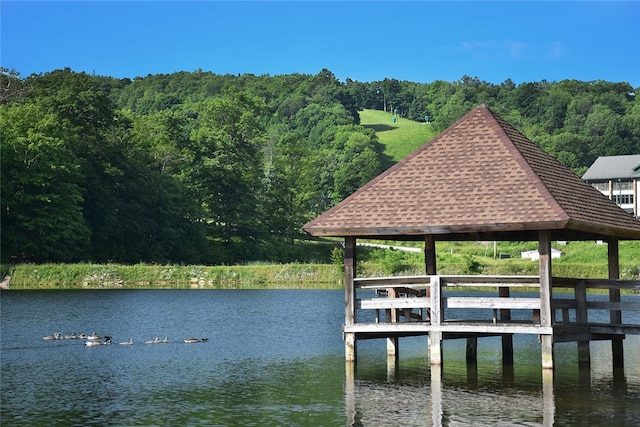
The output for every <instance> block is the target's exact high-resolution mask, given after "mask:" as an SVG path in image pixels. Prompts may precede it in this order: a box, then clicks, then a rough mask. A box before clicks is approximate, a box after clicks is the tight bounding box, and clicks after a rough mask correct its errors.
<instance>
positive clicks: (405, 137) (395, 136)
mask: <svg viewBox="0 0 640 427" xmlns="http://www.w3.org/2000/svg"><path fill="white" fill-rule="evenodd" d="M360 124H362V125H363V126H365V127H368V128H371V129H373V130H375V131H376V134H377V135H378V139H379V140H380V143H381V144H382V145H383V146H384V154H385V157H387V161H388V164H385V165H384V166H385V168H387V167H389V166H391V165H392V164H394V163H397V162H399V161H400V160H402V159H404V158H405V157H407V156H408V155H409V154H411V153H412V152H414V151H415V150H416V149H417V148H418V147H420V146H422V145H423V144H424V143H426V142H427V141H429V140H430V139H431V138H433V137H434V136H436V132H435V131H433V130H432V129H431V125H430V124H428V123H419V122H414V121H412V120H407V119H403V118H402V117H399V118H398V120H397V121H396V122H395V123H393V115H392V114H391V113H385V112H384V111H378V110H363V111H361V112H360Z"/></svg>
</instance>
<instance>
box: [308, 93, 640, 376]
mask: <svg viewBox="0 0 640 427" xmlns="http://www.w3.org/2000/svg"><path fill="white" fill-rule="evenodd" d="M304 230H305V231H306V232H307V233H309V234H311V235H312V236H318V237H342V238H344V246H345V259H344V265H345V278H344V287H345V323H344V327H343V334H344V339H345V356H346V360H347V361H355V360H356V343H357V341H358V340H359V339H367V338H386V339H387V340H388V346H387V349H388V353H389V355H390V356H391V355H397V352H396V346H397V340H398V338H399V337H402V336H411V335H428V336H429V355H430V362H431V364H436V365H439V364H441V363H442V345H441V343H442V340H443V339H449V338H466V339H467V340H468V341H467V343H468V347H467V348H468V354H467V356H468V358H469V357H471V358H472V357H474V355H473V348H474V340H476V339H477V338H478V337H483V336H502V337H503V360H505V361H507V362H508V361H510V360H511V361H512V357H513V354H512V347H511V346H512V341H511V340H512V337H513V334H518V333H529V334H537V335H539V336H540V342H541V352H542V366H543V368H552V367H553V344H554V343H555V342H562V341H576V342H578V350H579V355H580V360H581V362H588V360H589V341H591V340H594V339H610V340H611V341H612V351H613V355H614V366H615V365H616V364H621V363H622V340H623V338H624V336H625V334H628V333H640V325H626V324H624V323H623V322H622V313H623V311H625V310H640V307H636V306H633V305H630V304H627V303H624V302H622V301H621V292H620V291H621V290H622V289H640V281H621V280H618V279H619V262H618V242H619V241H620V240H640V221H639V220H638V219H636V218H634V217H633V216H632V215H630V214H628V213H626V212H625V211H624V210H622V209H621V208H619V207H618V206H617V205H616V204H615V203H614V202H612V201H611V200H609V199H608V198H607V197H605V196H603V195H602V194H601V193H600V192H599V191H598V190H596V189H595V188H593V187H592V186H591V185H589V184H588V183H586V182H585V181H583V180H582V179H581V178H580V177H578V176H577V175H575V174H574V173H573V172H572V171H571V170H569V169H567V168H566V167H565V166H563V165H562V164H560V163H559V162H558V161H557V160H555V159H554V158H553V157H551V156H550V155H548V154H547V153H546V152H544V151H543V150H542V149H541V148H540V147H538V146H537V145H536V144H534V143H533V142H531V141H530V140H529V139H527V138H526V137H525V136H524V135H523V134H522V133H520V132H519V131H518V130H516V129H515V128H514V127H513V126H512V125H510V124H509V123H507V122H506V121H505V120H503V119H502V118H500V117H499V116H498V115H496V114H495V113H494V112H493V111H491V110H490V109H489V108H488V107H487V106H485V105H480V106H478V107H476V108H474V109H473V110H472V111H470V112H469V113H468V114H466V115H465V116H464V117H462V118H461V119H460V120H458V121H457V122H456V123H454V124H453V125H452V126H450V127H449V128H447V129H446V130H445V131H443V132H442V133H441V134H439V135H438V136H436V137H435V138H433V139H432V140H431V141H430V142H428V143H426V144H425V145H423V146H422V147H420V148H419V149H418V150H416V151H415V152H414V153H412V154H411V155H409V156H408V157H407V158H405V159H404V160H402V161H401V162H399V163H397V164H396V165H394V166H393V167H391V168H389V169H388V170H387V171H385V172H384V173H382V174H381V175H379V176H378V177H376V178H374V179H373V180H372V181H370V182H369V183H368V184H366V185H365V186H364V187H362V188H361V189H359V190H358V191H356V192H355V193H353V194H352V195H351V196H349V197H347V198H346V199H345V200H343V201H342V202H340V203H339V204H338V205H336V206H335V207H333V208H332V209H330V210H329V211H327V212H325V213H324V214H322V215H320V216H319V217H317V218H316V219H314V220H313V221H311V222H309V223H308V224H306V225H305V226H304ZM357 239H375V240H394V241H423V242H424V255H425V273H426V274H425V275H424V276H411V277H407V276H404V277H385V278H358V277H356V274H355V272H356V268H355V267H356V243H357ZM460 240H465V241H491V240H494V241H537V242H538V251H539V275H538V276H522V277H519V276H493V277H488V276H442V275H438V273H437V266H436V241H460ZM556 240H563V241H587V240H594V241H595V240H597V241H603V242H606V243H607V244H608V266H609V268H608V270H609V279H584V278H578V279H569V278H556V277H553V275H552V262H551V242H552V241H556ZM469 285H474V286H483V287H495V289H496V291H497V295H496V297H495V298H493V297H484V298H456V297H450V298H445V296H443V295H445V293H446V292H445V291H446V289H447V287H449V286H458V287H459V286H469ZM523 286H527V287H528V288H529V287H534V288H535V289H538V288H539V295H536V297H535V298H514V297H512V296H511V294H510V290H513V289H514V288H517V287H523ZM554 287H563V288H572V289H574V291H575V292H574V297H573V298H570V299H566V298H564V299H554V296H553V288H554ZM593 288H598V289H607V290H608V292H609V301H608V302H607V303H606V304H605V305H602V304H603V303H596V302H594V301H589V298H588V297H587V294H588V289H593ZM363 289H376V290H378V291H381V292H379V294H380V295H386V296H382V297H374V298H360V297H359V296H360V295H359V294H358V292H359V291H361V290H363ZM598 304H600V305H598ZM470 308H474V309H486V310H489V311H490V312H491V311H492V312H493V316H490V317H489V318H487V319H467V320H464V319H463V320H460V319H459V318H458V319H456V320H455V321H454V320H452V319H449V318H448V317H447V314H446V313H447V312H449V311H451V310H456V309H470ZM596 309H597V310H607V311H609V312H610V322H608V323H607V324H594V323H592V322H590V321H589V319H588V313H589V310H596ZM363 310H375V313H376V318H375V319H376V320H375V321H366V322H361V321H359V320H360V319H359V315H358V313H359V312H360V311H363ZM516 310H517V311H518V312H519V313H520V312H527V313H531V317H530V318H526V319H524V320H523V319H522V316H513V317H512V312H513V311H516ZM380 312H383V313H385V314H386V321H385V319H383V318H381V316H380ZM558 313H562V316H558V315H557V314H558ZM362 317H363V318H365V317H366V316H362ZM470 349H471V351H469V350H470Z"/></svg>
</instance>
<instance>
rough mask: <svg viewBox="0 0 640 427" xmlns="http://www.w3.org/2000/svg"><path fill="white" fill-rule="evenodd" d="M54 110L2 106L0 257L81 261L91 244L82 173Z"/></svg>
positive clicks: (0, 127)
mask: <svg viewBox="0 0 640 427" xmlns="http://www.w3.org/2000/svg"><path fill="white" fill-rule="evenodd" d="M64 133H65V129H63V128H62V126H61V125H60V123H59V122H58V120H57V118H56V116H55V115H53V114H50V113H47V112H46V111H43V110H42V109H41V108H39V107H37V106H35V105H26V106H22V107H18V106H14V107H9V106H1V107H0V140H2V152H1V161H2V170H1V176H2V179H1V184H2V258H3V260H5V261H6V260H7V259H12V260H21V261H36V262H43V261H78V260H81V259H83V257H84V255H85V254H86V252H87V250H88V249H89V229H88V227H87V225H86V223H85V221H84V218H83V215H82V202H83V191H82V188H81V186H80V182H81V178H82V176H81V174H80V170H79V167H78V164H77V162H76V159H75V156H74V154H73V153H72V152H71V151H70V150H69V149H68V146H67V145H66V144H65V141H64Z"/></svg>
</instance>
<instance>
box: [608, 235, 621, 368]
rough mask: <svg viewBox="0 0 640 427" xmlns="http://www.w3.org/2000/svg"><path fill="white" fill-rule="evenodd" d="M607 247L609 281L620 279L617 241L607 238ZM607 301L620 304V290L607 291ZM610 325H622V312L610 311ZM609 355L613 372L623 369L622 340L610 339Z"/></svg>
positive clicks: (613, 238)
mask: <svg viewBox="0 0 640 427" xmlns="http://www.w3.org/2000/svg"><path fill="white" fill-rule="evenodd" d="M607 246H608V251H607V252H608V262H609V279H619V278H620V255H619V248H618V239H617V238H615V237H610V238H609V244H608V245H607ZM609 301H610V302H613V303H619V302H620V289H610V290H609ZM610 320H611V324H613V325H619V324H621V323H622V312H621V311H619V310H612V311H611V315H610ZM611 354H612V358H613V370H614V372H615V371H616V370H618V369H619V370H623V369H624V346H623V338H622V337H620V338H612V339H611Z"/></svg>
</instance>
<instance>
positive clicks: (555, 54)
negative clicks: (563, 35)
mask: <svg viewBox="0 0 640 427" xmlns="http://www.w3.org/2000/svg"><path fill="white" fill-rule="evenodd" d="M564 54H565V48H564V44H562V42H553V43H551V46H550V47H549V53H548V54H547V56H546V57H545V59H558V58H560V57H562V56H564Z"/></svg>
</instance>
